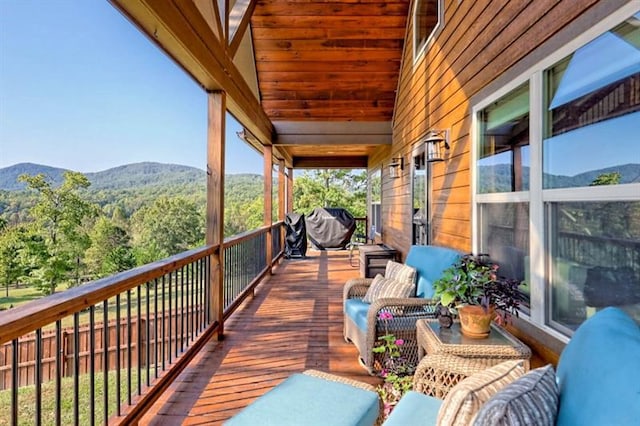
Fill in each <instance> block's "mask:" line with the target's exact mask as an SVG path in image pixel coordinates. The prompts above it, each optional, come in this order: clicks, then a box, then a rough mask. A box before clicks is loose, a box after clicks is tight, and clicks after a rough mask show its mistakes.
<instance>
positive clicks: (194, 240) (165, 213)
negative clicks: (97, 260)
mask: <svg viewBox="0 0 640 426" xmlns="http://www.w3.org/2000/svg"><path fill="white" fill-rule="evenodd" d="M132 222H133V230H134V245H135V252H136V257H137V260H138V263H139V264H143V263H148V262H150V261H153V260H158V259H160V258H162V257H167V256H171V255H173V254H176V253H180V252H182V251H185V250H187V249H190V248H193V247H195V246H197V245H200V244H202V243H203V242H204V216H203V215H202V213H201V212H200V209H199V208H198V206H197V205H196V203H195V202H193V201H189V200H187V199H185V198H183V197H174V198H169V197H160V198H158V199H157V200H155V201H154V202H153V204H151V205H150V206H147V207H143V208H141V209H140V210H138V211H137V212H136V213H135V214H134V215H133V216H132Z"/></svg>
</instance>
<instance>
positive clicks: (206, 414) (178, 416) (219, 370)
mask: <svg viewBox="0 0 640 426" xmlns="http://www.w3.org/2000/svg"><path fill="white" fill-rule="evenodd" d="M307 255H308V256H307V258H306V259H291V260H285V261H283V262H282V264H281V265H279V266H278V267H277V268H276V269H274V274H273V275H272V276H271V278H269V279H267V280H265V282H263V283H262V284H260V285H259V286H258V288H257V290H256V294H255V297H253V298H249V299H248V300H247V301H245V303H244V304H243V305H242V306H241V307H240V309H239V310H238V311H236V313H234V314H233V316H232V318H231V319H230V320H229V321H228V322H227V323H226V324H225V338H224V340H223V341H221V342H218V341H215V342H214V341H212V342H209V343H208V344H207V346H206V347H205V349H203V350H202V351H201V352H200V353H199V354H198V356H197V357H196V359H195V360H194V361H193V362H192V363H191V365H190V366H189V367H188V368H187V369H186V370H185V371H184V372H183V373H182V375H181V376H180V377H179V379H178V380H177V381H176V382H175V383H174V384H173V385H172V386H171V388H170V390H169V391H168V392H166V393H165V394H164V395H163V396H162V398H161V399H160V400H159V401H158V402H157V403H156V404H155V406H154V407H153V409H152V410H151V411H150V412H149V413H148V414H147V415H146V417H145V418H144V419H143V421H142V424H151V425H179V424H184V425H204V424H207V425H210V424H220V423H222V422H223V421H225V420H226V419H228V418H229V417H231V416H233V415H234V414H235V413H237V412H238V411H239V410H241V409H242V408H243V407H245V406H246V405H248V404H249V403H250V402H251V401H253V400H254V399H256V398H257V397H258V396H260V395H262V394H264V393H265V392H267V391H268V390H269V389H271V388H272V387H273V386H275V385H277V384H278V383H280V382H281V381H283V380H284V379H285V378H286V377H288V376H289V375H290V374H292V373H295V372H301V371H304V370H306V369H317V370H322V371H327V372H331V373H334V374H338V375H342V376H345V377H349V378H353V379H357V380H362V381H365V382H368V383H371V384H377V383H379V379H377V378H375V377H372V376H369V375H368V374H367V373H366V371H365V370H364V369H363V368H362V367H360V365H359V364H358V361H357V358H358V355H357V351H356V349H355V347H354V346H353V345H352V344H348V343H345V342H344V340H343V338H342V288H343V285H344V283H345V281H346V280H347V279H349V278H353V277H357V276H358V275H359V272H358V271H359V270H358V268H355V267H352V266H350V265H349V261H348V252H345V251H329V252H327V251H324V252H319V251H313V250H311V251H309V252H307Z"/></svg>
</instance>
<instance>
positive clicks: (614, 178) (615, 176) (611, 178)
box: [589, 172, 622, 186]
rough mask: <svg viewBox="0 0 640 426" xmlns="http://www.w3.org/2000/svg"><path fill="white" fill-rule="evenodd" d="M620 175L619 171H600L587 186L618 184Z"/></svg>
mask: <svg viewBox="0 0 640 426" xmlns="http://www.w3.org/2000/svg"><path fill="white" fill-rule="evenodd" d="M621 178H622V175H621V174H620V173H619V172H611V173H600V174H599V175H598V177H596V178H595V179H594V180H593V182H591V184H590V185H589V186H600V185H619V184H620V179H621Z"/></svg>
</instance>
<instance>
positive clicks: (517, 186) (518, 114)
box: [477, 84, 530, 194]
mask: <svg viewBox="0 0 640 426" xmlns="http://www.w3.org/2000/svg"><path fill="white" fill-rule="evenodd" d="M479 119H480V122H481V134H480V145H479V148H480V152H479V155H478V164H477V165H478V193H480V194H485V193H493V192H515V191H528V190H529V158H530V155H529V85H528V84H525V85H523V86H521V87H519V88H518V89H516V90H514V91H513V92H511V93H509V94H508V95H506V96H504V97H503V98H501V99H500V100H498V101H497V102H495V103H493V104H492V105H490V106H489V107H487V108H485V109H484V110H482V111H481V112H480V117H479Z"/></svg>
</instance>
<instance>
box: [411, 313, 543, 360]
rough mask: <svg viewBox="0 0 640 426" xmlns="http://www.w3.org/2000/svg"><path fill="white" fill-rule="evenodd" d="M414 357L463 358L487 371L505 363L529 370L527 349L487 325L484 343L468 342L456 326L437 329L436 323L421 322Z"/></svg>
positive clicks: (435, 321) (495, 328)
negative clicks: (478, 361) (519, 362)
mask: <svg viewBox="0 0 640 426" xmlns="http://www.w3.org/2000/svg"><path fill="white" fill-rule="evenodd" d="M416 338H417V340H418V356H419V357H420V358H421V357H423V356H424V354H425V352H426V353H427V354H429V355H435V354H444V355H455V356H459V357H463V358H479V359H482V361H483V363H484V364H486V365H487V366H488V367H490V366H493V365H496V364H499V363H501V362H502V361H505V360H508V359H521V360H522V361H524V368H525V370H529V360H530V359H531V349H529V347H528V346H527V345H525V344H524V343H522V342H521V341H520V340H518V339H517V338H515V337H514V336H513V335H511V334H510V333H509V332H508V331H507V330H505V329H504V328H502V327H500V326H498V325H497V324H492V325H491V333H490V334H489V337H487V338H486V339H472V338H469V337H466V336H464V335H463V334H462V333H461V332H460V323H459V322H458V321H455V322H454V323H453V325H452V326H451V328H444V329H441V328H440V325H439V324H438V321H437V320H431V319H424V320H419V321H417V322H416Z"/></svg>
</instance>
